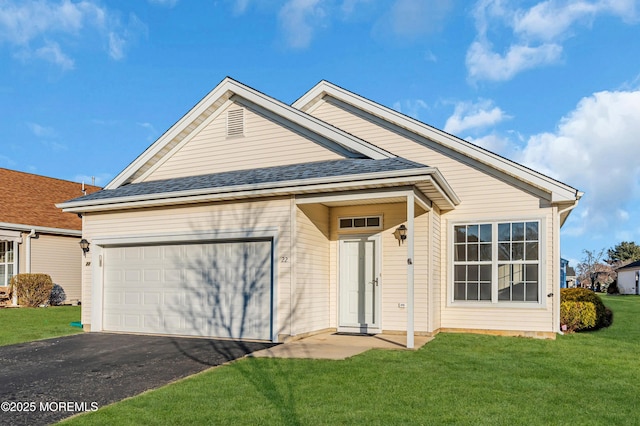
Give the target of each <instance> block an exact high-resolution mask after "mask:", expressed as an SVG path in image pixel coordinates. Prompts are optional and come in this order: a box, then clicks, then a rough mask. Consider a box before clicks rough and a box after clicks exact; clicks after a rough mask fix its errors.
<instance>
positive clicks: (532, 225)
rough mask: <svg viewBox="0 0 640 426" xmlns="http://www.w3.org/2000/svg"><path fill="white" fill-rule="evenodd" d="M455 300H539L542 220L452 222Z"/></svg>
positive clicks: (489, 301) (495, 301)
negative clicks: (454, 223) (457, 223)
mask: <svg viewBox="0 0 640 426" xmlns="http://www.w3.org/2000/svg"><path fill="white" fill-rule="evenodd" d="M453 234H454V235H453V301H454V302H459V301H476V302H486V303H502V302H530V303H539V302H540V299H541V296H540V290H541V285H540V275H541V274H540V246H541V245H540V222H539V221H518V222H515V221H514V222H502V221H501V222H491V223H474V224H459V225H454V226H453Z"/></svg>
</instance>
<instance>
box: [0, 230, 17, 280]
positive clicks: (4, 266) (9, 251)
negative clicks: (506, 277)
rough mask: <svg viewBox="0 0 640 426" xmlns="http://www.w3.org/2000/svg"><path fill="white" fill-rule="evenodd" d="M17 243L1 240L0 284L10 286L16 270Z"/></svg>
mask: <svg viewBox="0 0 640 426" xmlns="http://www.w3.org/2000/svg"><path fill="white" fill-rule="evenodd" d="M15 245H16V244H15V243H14V242H13V241H0V286H8V285H9V283H10V282H11V277H13V274H14V271H15V259H14V252H15Z"/></svg>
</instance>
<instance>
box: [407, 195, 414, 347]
mask: <svg viewBox="0 0 640 426" xmlns="http://www.w3.org/2000/svg"><path fill="white" fill-rule="evenodd" d="M414 203H415V200H414V195H413V191H411V192H410V193H408V194H407V228H408V229H407V348H409V349H413V346H414V343H413V337H414V324H413V317H414V315H413V311H414V301H413V284H414V283H413V281H414V280H413V248H414V236H415V229H414V220H413V216H414V209H415V206H414Z"/></svg>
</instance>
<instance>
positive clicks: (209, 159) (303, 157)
mask: <svg viewBox="0 0 640 426" xmlns="http://www.w3.org/2000/svg"><path fill="white" fill-rule="evenodd" d="M237 108H243V107H242V106H240V105H237V104H233V105H230V106H229V107H228V108H227V110H225V111H223V112H222V113H221V114H219V115H217V116H216V118H215V119H213V121H211V122H210V123H208V124H207V125H206V126H204V127H203V128H202V129H201V130H200V131H199V132H197V133H195V134H194V135H193V136H190V137H188V138H185V140H184V141H183V142H182V143H181V144H179V145H177V146H176V148H174V151H173V152H172V153H171V154H170V155H168V156H167V159H166V160H165V161H164V162H159V163H158V165H157V168H156V169H155V170H154V171H153V172H151V173H150V174H149V176H148V177H146V178H145V179H144V180H145V181H150V180H158V179H168V178H176V177H184V176H195V175H202V174H209V173H219V172H226V171H231V170H248V169H252V168H260V167H270V166H282V165H288V164H298V163H307V162H310V161H322V160H333V159H340V158H343V157H342V156H340V155H338V154H336V153H335V152H332V151H330V150H328V149H326V148H324V147H322V146H320V145H319V144H317V143H316V142H314V141H312V140H310V139H307V138H305V137H304V136H302V135H300V134H299V133H296V132H294V131H292V130H290V129H288V128H287V127H284V126H282V125H281V124H279V123H275V122H273V121H272V120H270V119H268V118H266V117H264V116H262V115H260V114H258V113H257V112H255V111H253V110H251V109H248V108H247V109H245V115H244V120H245V130H244V136H239V137H227V135H226V129H227V127H226V120H227V114H226V111H228V110H229V109H237Z"/></svg>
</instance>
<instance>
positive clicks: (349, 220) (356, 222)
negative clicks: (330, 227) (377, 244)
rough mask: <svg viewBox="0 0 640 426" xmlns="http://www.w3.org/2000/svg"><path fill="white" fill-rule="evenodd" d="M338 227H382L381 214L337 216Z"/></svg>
mask: <svg viewBox="0 0 640 426" xmlns="http://www.w3.org/2000/svg"><path fill="white" fill-rule="evenodd" d="M338 228H339V229H341V230H352V229H382V216H364V217H341V218H338Z"/></svg>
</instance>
